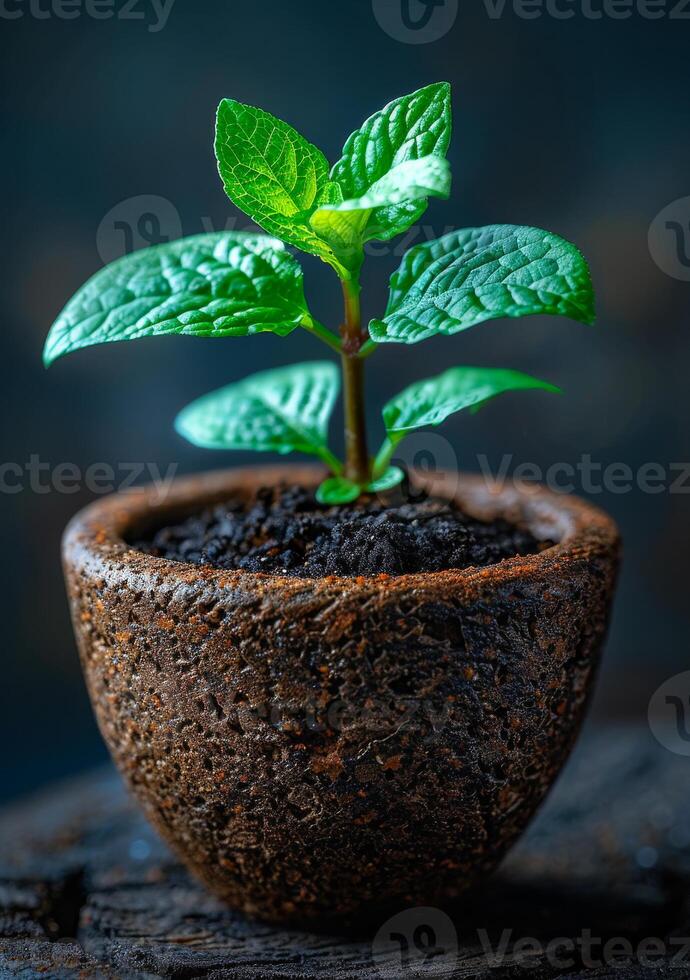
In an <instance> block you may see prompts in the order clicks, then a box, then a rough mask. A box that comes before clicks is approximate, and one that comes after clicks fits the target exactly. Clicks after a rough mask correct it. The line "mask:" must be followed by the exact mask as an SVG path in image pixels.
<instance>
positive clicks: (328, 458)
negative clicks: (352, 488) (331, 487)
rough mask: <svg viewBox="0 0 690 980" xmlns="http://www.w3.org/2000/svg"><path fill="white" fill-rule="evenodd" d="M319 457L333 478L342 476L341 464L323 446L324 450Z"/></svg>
mask: <svg viewBox="0 0 690 980" xmlns="http://www.w3.org/2000/svg"><path fill="white" fill-rule="evenodd" d="M319 456H320V458H321V459H322V460H323V462H324V463H325V464H326V466H327V467H328V468H329V470H330V471H331V473H332V474H333V476H342V473H343V464H342V463H341V462H340V460H339V459H338V458H337V457H336V456H334V455H333V453H332V452H331V451H330V449H328V448H327V447H326V446H324V448H323V449H322V450H321V452H320V453H319Z"/></svg>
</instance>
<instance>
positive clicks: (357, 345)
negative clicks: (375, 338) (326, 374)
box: [340, 279, 371, 485]
mask: <svg viewBox="0 0 690 980" xmlns="http://www.w3.org/2000/svg"><path fill="white" fill-rule="evenodd" d="M342 287H343V298H344V301H345V322H344V323H343V326H342V327H341V331H340V334H341V337H342V352H341V364H342V369H343V396H344V401H345V476H346V477H347V479H348V480H352V481H353V483H359V484H360V485H363V484H366V483H369V480H370V477H371V472H370V468H369V454H368V451H367V429H366V412H365V407H364V361H363V360H362V359H361V358H360V356H359V352H360V349H361V347H362V345H363V344H364V343H365V341H366V340H367V337H366V334H363V332H362V315H361V308H360V301H359V293H360V285H359V282H357V281H355V280H352V279H350V280H347V281H345V280H342Z"/></svg>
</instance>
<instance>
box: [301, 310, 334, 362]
mask: <svg viewBox="0 0 690 980" xmlns="http://www.w3.org/2000/svg"><path fill="white" fill-rule="evenodd" d="M302 327H303V328H304V329H305V330H307V331H308V332H309V333H311V334H313V335H314V336H315V337H318V338H319V340H322V341H323V342H324V344H328V346H329V347H330V348H331V349H332V350H334V351H336V352H337V353H338V354H340V352H341V350H342V347H341V344H340V341H339V340H338V338H337V337H336V336H335V335H334V334H332V333H331V331H330V330H329V329H328V328H327V327H324V325H323V324H322V323H319V321H318V320H314V319H313V317H311V316H305V318H304V319H303V320H302Z"/></svg>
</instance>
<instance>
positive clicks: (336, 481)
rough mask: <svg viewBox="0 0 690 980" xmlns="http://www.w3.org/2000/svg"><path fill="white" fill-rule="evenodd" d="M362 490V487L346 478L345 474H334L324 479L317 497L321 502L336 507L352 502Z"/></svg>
mask: <svg viewBox="0 0 690 980" xmlns="http://www.w3.org/2000/svg"><path fill="white" fill-rule="evenodd" d="M361 492H362V488H361V487H360V486H359V485H358V484H356V483H352V481H351V480H346V479H345V477H343V476H332V477H329V479H327V480H324V481H323V483H322V484H321V485H320V486H319V488H318V490H317V491H316V499H317V500H318V502H319V503H320V504H327V505H329V506H332V507H335V506H337V505H338V504H351V503H352V501H353V500H356V499H357V497H359V495H360V493H361Z"/></svg>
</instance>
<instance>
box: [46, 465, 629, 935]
mask: <svg viewBox="0 0 690 980" xmlns="http://www.w3.org/2000/svg"><path fill="white" fill-rule="evenodd" d="M321 476H322V474H321V473H320V472H319V471H318V470H316V469H314V468H312V467H299V466H282V467H268V468H265V467H257V468H250V469H238V470H230V471H227V472H219V473H214V474H207V475H203V476H200V477H191V478H184V479H180V480H177V481H175V482H174V484H173V485H172V488H171V489H170V490H169V492H168V493H167V494H166V495H165V496H164V498H162V499H161V497H160V496H159V494H158V493H157V492H156V491H155V490H153V489H151V490H146V489H145V490H143V491H141V492H130V493H126V494H116V495H114V496H112V497H108V498H103V499H101V500H99V501H97V502H96V503H94V504H92V505H91V506H90V507H87V508H86V509H85V510H84V511H82V512H81V513H80V514H78V515H77V516H76V517H75V518H74V520H73V521H72V522H71V524H70V525H69V527H68V529H67V531H66V533H65V538H64V542H63V557H64V565H65V571H66V578H67V585H68V593H69V599H70V604H71V610H72V617H73V622H74V628H75V633H76V637H77V641H78V645H79V651H80V656H81V660H82V664H83V669H84V672H85V675H86V680H87V684H88V688H89V693H90V696H91V700H92V702H93V706H94V709H95V712H96V716H97V719H98V723H99V726H100V729H101V732H102V734H103V737H104V738H105V740H106V742H107V744H108V747H109V749H110V751H111V753H112V755H113V758H114V759H115V762H116V763H117V766H118V768H119V769H120V772H121V773H122V774H123V776H124V777H125V779H126V780H127V782H128V783H129V785H130V787H131V788H132V790H133V791H134V793H135V794H136V796H137V797H138V799H139V801H140V802H141V804H142V806H143V808H144V810H145V812H146V814H147V816H148V817H149V819H150V820H151V822H152V823H153V824H154V825H155V826H156V828H157V829H158V830H159V832H160V833H161V834H162V836H163V837H164V838H165V840H166V841H167V842H168V844H169V845H170V846H171V847H172V849H173V850H174V851H175V852H176V853H177V855H179V857H180V858H181V859H182V860H183V861H184V862H185V864H186V865H187V866H188V867H189V868H190V869H191V870H192V871H193V872H194V873H195V874H196V875H198V876H199V877H200V878H201V879H202V880H203V881H204V882H205V883H206V884H207V886H208V887H209V888H210V889H211V890H212V891H213V892H214V893H215V894H216V895H218V896H219V897H220V898H222V899H223V900H225V901H226V902H228V903H229V904H230V905H231V906H233V907H235V908H237V909H241V910H243V911H245V912H246V913H249V914H251V915H255V916H259V917H262V918H265V919H267V920H271V921H276V922H288V921H293V922H300V921H301V922H306V921H310V920H311V921H313V920H316V919H326V918H332V917H339V918H341V919H344V918H347V917H353V916H357V915H360V914H362V913H369V912H370V911H372V910H374V909H378V910H381V909H384V908H393V907H397V906H405V905H425V904H433V903H440V902H442V901H444V900H447V899H451V898H453V897H455V896H457V895H459V894H461V893H462V892H463V891H465V890H466V889H467V888H469V887H470V886H471V885H473V884H474V883H476V882H477V881H478V880H480V879H481V878H483V876H484V875H486V874H487V873H488V872H489V871H490V870H491V869H492V868H493V867H495V865H496V864H497V863H498V862H499V861H500V859H501V857H502V856H503V855H504V853H505V851H506V849H507V848H508V847H509V845H510V844H511V843H512V842H513V841H514V840H515V839H516V838H517V836H518V835H519V834H520V833H521V831H522V830H523V829H524V827H525V826H526V824H527V822H528V821H529V819H530V817H531V816H532V814H533V813H534V811H535V809H536V808H537V807H538V805H539V803H540V802H541V801H542V799H543V798H544V796H545V794H546V792H547V791H548V789H549V787H550V786H551V784H552V783H553V781H554V779H555V777H556V776H557V774H558V772H559V770H560V769H561V767H562V765H563V762H564V761H565V759H566V757H567V755H568V752H569V750H570V748H571V746H572V744H573V742H574V739H575V737H576V735H577V732H578V728H579V726H580V723H581V720H582V716H583V711H584V707H585V704H586V701H587V696H588V693H589V690H590V688H591V684H592V678H593V673H594V671H595V668H596V665H597V661H598V658H599V653H600V648H601V645H602V641H603V639H604V635H605V632H606V626H607V620H608V616H609V609H610V605H611V599H612V594H613V590H614V584H615V575H616V566H617V562H618V550H619V542H618V534H617V531H616V527H615V525H614V524H613V522H612V521H611V520H610V519H609V518H608V517H607V516H606V515H605V514H603V513H602V512H601V511H599V510H598V509H596V508H594V507H592V506H590V505H589V504H586V503H584V502H582V501H579V500H577V499H575V498H572V497H564V496H560V495H558V494H554V493H551V492H549V491H547V490H545V489H537V488H530V489H524V488H523V489H521V490H519V489H517V488H515V487H513V486H510V485H506V486H504V487H497V486H490V485H488V484H487V483H486V481H485V480H484V479H482V478H479V477H475V476H458V475H457V474H450V473H446V474H435V475H434V476H433V477H429V476H427V477H422V476H421V475H418V474H417V475H415V476H414V480H415V481H416V482H417V483H419V484H424V485H425V486H426V488H427V489H429V490H431V491H432V492H434V493H436V494H438V495H441V496H445V497H446V498H449V499H450V498H454V499H456V500H457V501H458V502H460V503H461V504H462V506H463V507H464V508H465V509H466V510H467V511H468V512H469V513H471V514H473V515H474V516H477V517H480V518H483V519H491V518H493V517H498V516H502V517H506V518H508V519H509V520H518V521H523V522H525V523H526V524H527V525H528V526H529V528H530V529H531V530H532V532H533V533H534V534H535V535H536V536H538V537H539V538H540V539H542V540H546V539H548V540H552V541H555V542H556V543H555V544H554V545H553V546H552V547H549V548H547V549H546V550H544V551H542V552H541V553H539V554H535V555H529V556H527V557H517V558H512V559H508V560H506V561H503V562H500V563H499V564H497V565H492V566H489V567H487V568H482V569H474V568H468V569H465V570H462V571H442V572H434V573H427V574H415V575H403V576H398V577H386V576H371V577H369V576H367V577H357V578H341V577H327V578H321V579H300V578H287V577H282V576H278V575H264V574H255V573H249V572H244V571H233V572H227V571H219V570H216V569H213V568H210V567H205V566H199V565H191V564H186V563H182V562H172V561H169V560H166V559H162V558H156V557H153V556H151V555H146V554H142V553H140V552H138V551H136V550H134V549H132V548H131V547H130V546H129V545H128V544H127V543H126V542H127V540H128V539H131V537H132V536H133V535H135V534H136V533H138V532H139V531H141V530H143V529H146V528H149V527H150V526H152V525H162V524H164V523H165V522H166V521H167V520H173V519H177V518H179V517H180V516H182V515H185V514H188V513H190V512H192V511H195V510H199V509H201V508H202V507H204V506H207V505H209V504H212V503H216V502H220V501H222V500H224V499H229V498H231V497H238V496H239V497H240V498H243V497H244V498H248V497H249V496H251V494H252V492H253V491H254V490H255V489H256V488H258V487H260V486H266V485H272V484H275V483H278V482H281V481H282V482H287V483H291V484H294V483H299V484H302V485H306V486H316V485H317V483H318V482H319V480H320V478H321Z"/></svg>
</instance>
